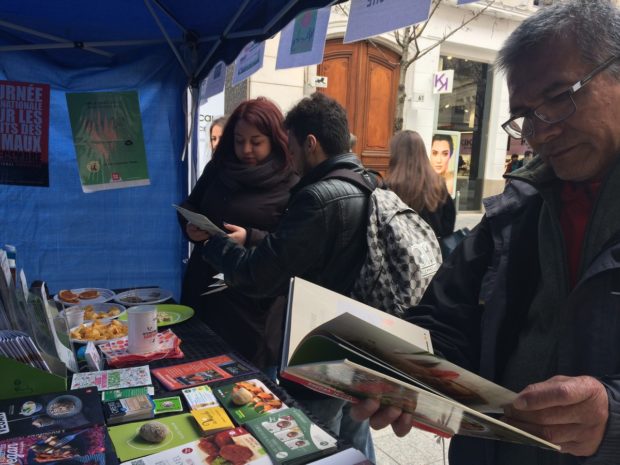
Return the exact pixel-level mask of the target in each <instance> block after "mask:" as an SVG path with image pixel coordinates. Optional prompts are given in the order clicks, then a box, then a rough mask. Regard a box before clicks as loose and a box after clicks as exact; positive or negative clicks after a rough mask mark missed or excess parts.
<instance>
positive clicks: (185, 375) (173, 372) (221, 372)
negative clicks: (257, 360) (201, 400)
mask: <svg viewBox="0 0 620 465" xmlns="http://www.w3.org/2000/svg"><path fill="white" fill-rule="evenodd" d="M255 372H256V370H254V369H252V368H250V367H249V366H246V365H245V364H244V363H242V362H240V361H239V360H237V359H235V358H234V357H233V356H232V355H219V356H217V357H211V358H205V359H202V360H197V361H195V362H188V363H182V364H180V365H173V366H169V367H163V368H156V369H154V370H153V371H152V373H153V376H155V377H156V378H157V379H158V380H159V381H160V382H161V383H162V384H163V385H164V386H165V387H166V389H168V390H171V391H175V390H177V389H183V388H187V387H191V386H198V385H200V384H208V383H212V382H214V381H221V380H224V379H228V378H232V377H235V376H239V375H245V374H248V373H255Z"/></svg>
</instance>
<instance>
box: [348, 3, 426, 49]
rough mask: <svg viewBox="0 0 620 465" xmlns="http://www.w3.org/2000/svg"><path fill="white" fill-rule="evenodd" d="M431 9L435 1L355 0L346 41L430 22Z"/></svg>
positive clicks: (350, 14) (352, 4)
mask: <svg viewBox="0 0 620 465" xmlns="http://www.w3.org/2000/svg"><path fill="white" fill-rule="evenodd" d="M430 8H431V0H417V1H415V2H412V1H411V0H351V9H350V11H349V22H348V24H347V32H346V33H345V35H344V40H343V43H345V44H346V43H349V42H355V41H357V40H362V39H367V38H368V37H372V36H376V35H379V34H383V33H384V32H390V31H394V30H396V29H400V28H402V27H406V26H411V25H412V24H417V23H419V22H422V21H426V20H427V19H428V15H429V12H430Z"/></svg>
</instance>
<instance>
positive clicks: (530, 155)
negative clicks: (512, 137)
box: [521, 150, 534, 166]
mask: <svg viewBox="0 0 620 465" xmlns="http://www.w3.org/2000/svg"><path fill="white" fill-rule="evenodd" d="M533 158H534V152H532V151H531V150H526V151H525V153H524V154H523V160H521V166H525V165H527V164H528V163H529V162H530V161H532V159H533Z"/></svg>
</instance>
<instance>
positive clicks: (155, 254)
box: [0, 0, 344, 299]
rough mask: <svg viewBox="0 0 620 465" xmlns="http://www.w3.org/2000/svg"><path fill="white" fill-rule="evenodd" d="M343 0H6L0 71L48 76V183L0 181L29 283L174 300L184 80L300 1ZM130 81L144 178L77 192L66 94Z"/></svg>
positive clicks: (4, 220)
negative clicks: (156, 294)
mask: <svg viewBox="0 0 620 465" xmlns="http://www.w3.org/2000/svg"><path fill="white" fill-rule="evenodd" d="M341 1H344V0H226V1H220V2H207V1H204V0H106V1H101V2H87V1H84V0H63V1H62V2H50V1H49V0H19V1H13V2H3V3H2V6H0V79H4V80H11V81H23V82H34V83H48V84H50V85H51V109H50V144H49V166H50V187H49V188H42V187H23V186H9V185H1V184H0V245H1V244H12V245H15V246H16V247H17V263H18V267H20V268H23V269H24V270H25V272H26V277H27V280H28V282H29V283H31V282H32V281H34V280H43V281H46V282H47V283H48V285H49V287H50V290H51V291H53V292H56V291H58V290H60V289H63V288H78V287H104V288H126V287H134V286H146V285H148V286H150V285H157V286H161V287H163V288H166V289H170V290H172V291H173V293H174V295H175V297H176V298H177V299H178V298H179V289H180V282H181V277H182V273H183V264H182V260H183V258H184V257H185V255H186V253H187V244H186V242H185V241H184V240H183V239H182V236H181V232H180V230H179V227H178V225H177V221H176V216H175V213H174V209H173V208H172V206H171V204H172V203H178V202H179V201H181V200H183V199H184V197H185V195H186V187H185V186H186V174H185V173H186V172H187V167H186V166H184V164H183V163H182V162H181V153H182V150H183V143H184V140H183V138H184V127H185V121H186V115H185V111H184V109H183V107H184V97H183V93H184V90H185V88H186V87H187V85H188V84H191V86H192V87H194V88H196V87H197V85H198V83H199V82H200V80H202V79H203V78H204V77H205V76H206V75H207V73H208V72H209V70H210V69H211V68H212V67H213V66H214V65H215V63H217V62H218V61H220V60H223V61H224V62H226V63H231V62H232V61H233V60H234V59H235V57H236V56H237V55H238V53H239V52H240V51H241V49H242V48H243V47H244V46H245V45H246V44H247V43H248V42H250V41H251V40H256V41H262V40H265V39H267V38H268V37H271V36H272V35H273V34H275V33H276V32H277V31H279V30H280V29H282V28H283V27H284V26H285V25H286V24H287V23H288V22H289V21H290V20H291V19H293V18H294V17H295V16H296V15H297V14H298V13H300V12H302V11H303V10H305V9H311V8H320V7H323V6H326V5H331V4H334V3H339V2H341ZM164 36H165V39H164ZM172 44H173V45H174V50H175V52H176V55H175V54H174V53H173V52H172V48H171V47H170V45H172ZM127 90H137V91H138V93H139V100H140V108H141V113H142V125H143V129H144V137H145V144H146V154H147V160H148V170H149V177H150V180H151V185H150V186H148V187H134V188H128V189H118V190H111V191H103V192H96V193H92V194H84V193H83V192H82V189H81V186H80V180H79V176H78V169H77V161H76V157H75V149H74V146H73V141H72V136H71V128H70V124H69V115H68V111H67V106H66V100H65V93H66V92H90V91H127ZM1 169H2V167H1V166H0V170H1Z"/></svg>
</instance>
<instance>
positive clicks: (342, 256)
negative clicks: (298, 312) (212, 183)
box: [202, 153, 368, 297]
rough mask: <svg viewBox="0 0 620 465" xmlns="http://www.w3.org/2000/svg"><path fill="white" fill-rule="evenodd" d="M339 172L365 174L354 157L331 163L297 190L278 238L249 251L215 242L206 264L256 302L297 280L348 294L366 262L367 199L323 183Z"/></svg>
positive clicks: (342, 184)
mask: <svg viewBox="0 0 620 465" xmlns="http://www.w3.org/2000/svg"><path fill="white" fill-rule="evenodd" d="M337 169H351V170H353V171H357V172H360V173H361V172H363V171H364V167H363V166H362V164H361V162H360V161H359V159H358V158H357V156H356V155H355V154H352V153H347V154H342V155H337V156H334V157H330V158H328V159H327V160H325V161H324V162H322V163H321V164H319V165H318V166H316V167H315V168H313V169H312V170H311V171H310V172H309V173H308V174H306V175H305V176H304V177H303V178H302V179H301V180H300V181H299V183H298V184H297V185H296V186H295V187H294V188H293V189H292V191H291V198H290V200H289V204H288V207H287V210H286V212H285V213H284V216H283V217H282V219H281V221H280V224H279V225H278V228H277V229H276V231H275V232H273V233H271V234H269V235H268V236H266V237H265V239H263V241H262V242H260V243H259V244H258V245H257V246H256V247H254V248H250V249H247V248H244V247H241V246H238V245H236V244H235V243H234V242H233V241H231V240H230V239H228V238H227V237H213V238H212V239H211V240H210V241H209V242H207V244H206V245H205V247H204V249H203V254H202V256H203V259H204V260H206V261H207V262H209V263H210V264H211V266H213V267H214V268H216V269H217V270H219V271H220V272H223V273H224V276H225V280H226V283H227V284H228V285H229V286H230V287H233V288H235V289H238V290H239V291H241V292H243V293H245V294H248V295H251V296H255V297H271V296H277V295H282V294H286V293H287V291H288V285H289V281H290V278H291V277H293V276H299V277H301V278H303V279H306V280H308V281H311V282H314V283H316V284H318V285H320V286H323V287H326V288H328V289H331V290H333V291H335V292H339V293H343V294H348V293H349V292H350V290H351V288H352V286H353V282H354V281H355V278H356V277H357V275H358V274H359V271H360V268H361V266H362V263H363V261H364V258H365V257H366V251H367V246H366V226H367V220H368V211H367V210H368V193H366V192H364V191H362V190H361V189H360V188H359V187H357V186H355V185H353V184H351V183H349V182H347V181H344V180H341V179H334V178H330V179H324V178H326V176H328V175H329V173H330V172H332V171H334V170H337Z"/></svg>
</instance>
